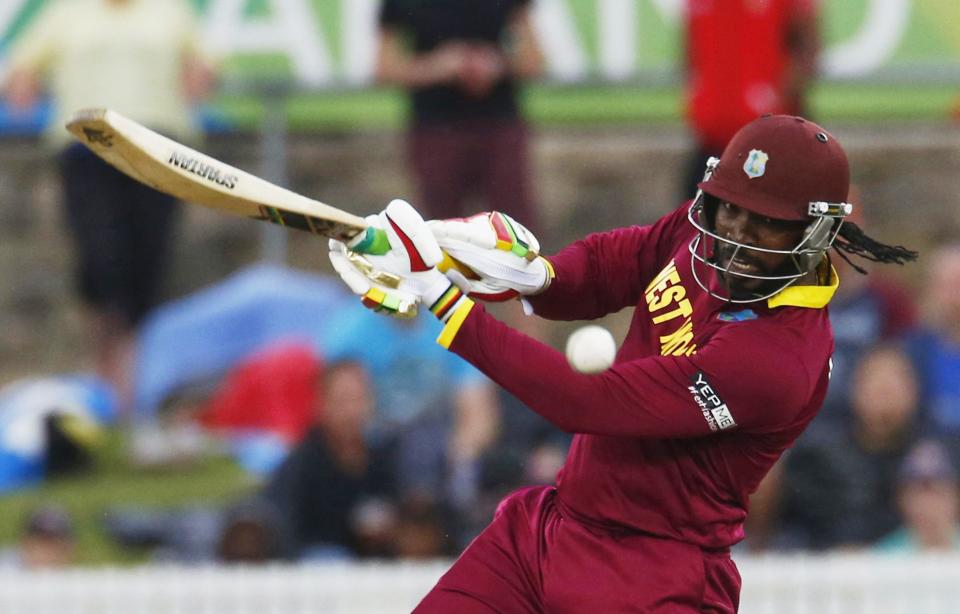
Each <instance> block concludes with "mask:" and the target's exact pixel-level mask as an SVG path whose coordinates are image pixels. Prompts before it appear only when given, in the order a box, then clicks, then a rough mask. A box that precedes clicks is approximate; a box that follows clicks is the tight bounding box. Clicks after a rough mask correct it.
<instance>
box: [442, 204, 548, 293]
mask: <svg viewBox="0 0 960 614" xmlns="http://www.w3.org/2000/svg"><path fill="white" fill-rule="evenodd" d="M427 224H428V225H429V227H430V230H431V232H432V233H433V236H434V237H436V239H437V243H438V244H439V245H440V248H441V249H442V250H443V251H444V252H446V254H447V255H448V256H447V258H445V260H444V261H442V262H441V264H440V269H441V270H444V272H445V273H446V274H447V276H449V277H450V278H451V279H454V280H455V281H456V282H457V284H458V285H459V286H460V287H462V288H465V289H467V290H468V292H469V294H470V296H471V297H473V298H476V299H480V300H483V301H492V302H498V301H507V300H510V299H513V298H516V297H518V296H527V295H531V294H538V293H540V292H543V291H544V290H545V289H546V288H547V286H549V285H550V280H551V279H552V278H553V270H552V268H551V267H550V263H549V262H547V260H546V259H545V258H543V257H542V256H540V242H539V241H537V238H536V237H535V236H534V235H533V233H532V232H530V231H529V230H527V228H526V227H524V226H523V225H522V224H520V223H519V222H517V221H516V220H514V219H513V218H512V217H510V216H509V215H506V214H505V213H500V212H498V211H491V212H485V213H479V214H477V215H474V216H472V217H468V218H454V219H449V220H432V221H430V222H428V223H427Z"/></svg>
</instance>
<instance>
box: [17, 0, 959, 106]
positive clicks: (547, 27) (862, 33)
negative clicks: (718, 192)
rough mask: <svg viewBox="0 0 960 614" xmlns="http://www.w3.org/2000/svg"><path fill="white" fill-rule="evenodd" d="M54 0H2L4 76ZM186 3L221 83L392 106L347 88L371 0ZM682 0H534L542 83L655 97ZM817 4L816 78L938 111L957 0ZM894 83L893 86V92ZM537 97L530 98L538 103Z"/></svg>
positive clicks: (677, 32) (357, 66)
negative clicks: (18, 45) (284, 84)
mask: <svg viewBox="0 0 960 614" xmlns="http://www.w3.org/2000/svg"><path fill="white" fill-rule="evenodd" d="M55 1H71V0H2V2H0V72H2V71H3V69H4V65H5V61H6V57H7V54H8V52H9V49H10V47H11V45H13V44H15V42H16V40H17V37H18V36H19V35H20V34H21V33H22V32H23V30H24V29H25V28H27V27H29V24H30V22H31V20H32V19H35V18H36V16H37V14H38V13H39V12H40V11H42V9H43V7H44V5H46V4H48V3H51V2H55ZM191 1H192V2H193V4H194V5H195V7H196V8H197V9H198V11H199V12H200V15H201V20H202V26H203V29H204V33H205V38H206V40H207V42H208V44H209V46H210V47H211V49H212V50H213V51H214V52H215V53H216V54H217V55H218V56H220V57H221V58H223V60H224V61H223V67H224V76H225V82H226V83H229V84H232V85H234V86H237V87H233V88H232V89H231V88H228V90H229V91H232V92H237V91H243V90H244V87H245V86H247V87H248V89H249V88H250V87H252V86H253V85H255V84H256V83H257V82H258V81H261V80H262V79H263V78H264V77H265V76H268V77H270V78H271V79H274V80H275V79H276V78H278V77H280V78H284V79H288V80H289V81H290V82H291V83H293V84H294V85H295V86H296V89H298V90H300V91H301V92H303V93H302V95H301V101H302V107H300V108H302V109H303V112H304V113H306V114H308V115H309V113H310V111H309V108H310V107H311V105H315V103H314V102H311V100H314V99H316V98H317V96H316V95H314V96H311V95H310V94H309V92H311V91H316V92H320V93H324V96H323V98H324V99H327V100H328V101H329V100H334V101H335V100H336V99H337V98H338V97H340V99H341V100H342V99H343V98H342V97H343V96H348V97H349V101H348V102H345V103H343V105H342V106H343V108H344V109H345V110H349V113H357V112H362V111H358V109H363V108H364V107H365V105H366V106H368V107H369V106H370V105H373V106H374V107H376V106H377V105H380V107H383V108H387V107H389V108H391V109H393V108H396V103H395V102H393V101H390V102H386V100H387V99H386V98H383V97H382V96H381V99H380V101H379V102H378V101H377V100H376V99H371V98H363V99H362V100H360V102H359V103H358V100H359V99H357V98H356V96H351V95H349V94H348V93H349V92H350V91H352V90H356V89H363V88H364V86H366V85H369V83H370V80H371V74H372V62H373V51H374V37H375V29H376V13H377V9H378V6H379V0H191ZM684 2H685V0H536V3H535V22H536V26H537V29H538V32H539V35H540V38H541V43H542V45H543V47H544V50H545V55H546V57H547V63H548V71H549V76H550V78H549V79H548V83H551V84H553V87H555V86H556V85H561V86H565V85H571V84H572V85H580V86H587V87H582V88H580V89H582V90H584V93H583V94H581V95H582V96H592V95H594V94H593V93H591V88H593V89H596V88H597V87H598V86H599V87H603V89H604V90H605V93H603V94H602V96H603V97H604V99H605V100H608V99H614V100H615V99H616V98H617V96H620V97H623V96H631V95H632V94H631V93H630V92H631V91H641V90H642V91H646V92H648V94H647V95H653V96H657V95H659V94H657V91H656V90H657V88H661V89H662V88H667V89H668V90H669V89H670V88H675V85H676V81H677V74H678V73H677V70H676V68H677V62H678V58H679V56H680V53H681V44H682V40H681V30H682V28H681V24H682V19H683V7H684ZM820 4H821V30H822V35H823V40H824V48H823V54H822V56H821V65H822V70H821V76H822V77H823V82H827V83H831V84H834V85H838V86H839V87H840V91H842V89H843V87H845V84H846V87H850V84H856V87H859V88H863V87H866V88H874V90H875V91H876V94H877V96H878V97H879V98H876V100H879V99H883V97H884V96H885V95H886V96H887V97H888V99H889V101H890V102H891V103H895V102H896V100H895V99H894V97H893V96H891V95H890V94H889V93H890V92H891V91H895V90H896V91H908V90H916V87H917V85H918V84H919V85H922V88H921V89H924V90H926V91H930V90H932V91H935V92H937V94H936V96H935V98H936V102H935V103H934V104H936V105H937V107H938V108H939V107H940V106H942V105H944V104H946V103H945V100H946V99H947V94H948V92H949V91H950V90H951V88H952V87H954V86H955V84H957V83H960V1H958V0H821V3H820ZM891 84H893V85H895V86H897V87H894V88H890V87H889V86H890V85H891ZM611 85H614V86H615V87H613V88H611V87H610V86H611ZM541 89H543V88H541ZM546 89H550V87H549V86H548V87H547V88H546ZM564 90H566V91H565V93H564V95H563V96H562V97H561V98H564V99H565V100H567V101H569V100H574V99H575V98H570V90H569V89H568V88H564ZM611 90H624V91H625V92H626V93H621V94H615V93H611ZM650 92H652V93H650ZM908 93H909V92H908ZM535 96H536V95H535ZM854 96H855V95H854ZM547 97H548V98H549V94H547ZM227 98H228V100H226V102H225V104H226V105H227V107H229V108H230V109H231V110H232V112H233V113H239V114H241V115H243V114H244V113H247V114H249V113H251V112H253V111H251V109H252V108H253V106H255V104H254V103H252V102H250V101H245V100H243V97H242V96H240V97H239V98H238V97H237V96H236V95H235V94H231V95H228V96H227ZM675 98H676V96H675V92H673V93H667V94H666V95H665V97H664V96H661V98H660V99H657V100H654V101H653V104H652V106H651V105H650V104H648V105H646V106H645V108H646V109H648V110H649V109H651V108H654V109H660V111H655V112H653V115H654V116H658V115H660V114H663V113H666V114H667V115H670V116H675V114H676V106H677V105H676V101H675ZM668 99H669V102H667V100H668ZM840 99H842V96H841V98H840ZM871 99H874V98H871ZM906 99H909V96H907V98H906ZM918 101H919V98H918ZM661 103H662V104H661ZM328 104H330V103H329V102H328ZM333 104H336V103H335V102H334V103H333ZM543 104H544V103H542V101H538V100H534V101H533V107H534V108H535V110H536V109H537V108H540V107H542V106H543ZM879 104H881V105H883V104H886V103H879ZM251 105H253V106H251ZM358 105H359V106H358ZM383 105H387V107H384V106H383ZM538 105H539V107H538ZM658 105H659V106H658ZM546 106H548V107H550V106H552V107H555V108H557V109H561V110H560V111H559V112H560V114H561V115H562V114H563V112H564V111H563V110H562V109H565V108H567V105H566V103H565V101H564V100H559V99H558V100H557V101H556V104H546ZM828 106H829V105H828ZM868 106H869V105H868ZM380 107H378V108H380ZM602 107H603V108H615V107H614V106H611V105H609V104H607V105H602ZM297 108H298V107H296V106H295V108H294V110H293V115H294V116H296V114H297V110H296V109H297ZM594 108H596V107H594ZM668 109H669V111H668ZM661 112H662V113H661ZM374 114H376V113H374ZM395 114H396V113H395V112H391V113H388V114H387V115H389V116H393V115H395ZM381 115H382V113H381ZM388 121H389V120H388Z"/></svg>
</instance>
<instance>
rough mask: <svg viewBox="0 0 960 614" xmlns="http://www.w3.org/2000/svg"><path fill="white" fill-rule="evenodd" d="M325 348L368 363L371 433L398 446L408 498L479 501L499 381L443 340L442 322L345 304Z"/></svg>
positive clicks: (381, 445)
mask: <svg viewBox="0 0 960 614" xmlns="http://www.w3.org/2000/svg"><path fill="white" fill-rule="evenodd" d="M328 331H329V335H328V340H327V344H326V345H327V347H326V356H327V357H328V358H329V359H330V360H331V361H340V360H353V361H357V362H359V363H360V364H362V365H363V366H364V368H365V369H366V370H367V371H368V372H369V374H370V379H371V380H372V382H373V386H374V388H375V391H376V400H377V404H376V405H377V411H376V412H375V414H374V416H373V420H372V422H371V425H370V430H369V435H370V439H369V441H370V442H371V445H372V447H373V448H374V449H377V450H380V449H390V448H392V449H393V450H395V453H396V455H397V456H396V463H395V465H394V467H395V470H396V472H397V478H398V484H397V487H398V492H399V496H400V498H401V499H403V500H412V501H423V500H430V501H432V502H433V503H435V504H438V505H450V506H452V507H453V508H455V509H456V510H458V511H460V510H464V509H467V508H469V507H470V506H471V505H473V503H474V502H475V497H476V491H477V484H478V479H479V468H480V459H481V458H482V455H483V454H484V452H485V451H486V450H488V449H489V448H490V446H491V445H492V444H493V442H494V441H495V440H496V438H497V433H498V432H499V430H500V427H499V425H500V410H499V405H498V403H497V397H496V389H495V387H494V385H493V384H492V383H491V382H490V381H489V380H488V379H487V378H486V377H484V376H483V375H482V374H480V372H478V371H477V370H476V369H474V368H473V367H472V366H470V365H469V364H467V363H466V362H465V361H463V360H461V359H460V358H459V357H458V356H455V355H453V354H450V353H449V352H447V351H446V350H444V349H443V348H442V347H441V346H440V345H438V344H437V343H436V338H437V335H438V334H439V331H440V326H439V323H438V322H436V321H434V320H432V319H428V318H425V317H419V318H415V319H412V320H402V319H397V318H384V317H382V316H379V315H377V314H375V313H373V312H370V311H368V310H366V309H360V308H350V309H344V310H342V311H341V312H339V313H338V314H336V316H335V317H334V318H332V319H331V322H330V326H329V327H328Z"/></svg>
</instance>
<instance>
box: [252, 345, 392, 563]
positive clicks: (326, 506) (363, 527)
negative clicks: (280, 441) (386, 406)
mask: <svg viewBox="0 0 960 614" xmlns="http://www.w3.org/2000/svg"><path fill="white" fill-rule="evenodd" d="M323 388H324V390H323V399H324V401H323V403H322V407H321V408H320V411H319V412H318V413H320V414H321V415H319V416H318V418H317V422H316V424H315V425H314V426H313V427H312V428H311V429H310V431H308V433H307V435H306V436H305V437H304V439H303V440H302V441H301V442H300V443H299V444H298V445H297V447H296V448H295V449H294V450H293V451H292V452H291V453H290V455H289V456H288V457H287V459H286V460H285V461H284V462H283V464H282V465H281V466H280V467H279V468H278V469H277V470H276V472H274V474H273V475H272V476H271V477H270V480H269V481H268V483H267V484H266V486H265V487H264V490H263V492H262V493H261V494H260V497H261V498H262V499H263V500H265V501H267V502H269V503H270V504H271V505H272V506H273V507H274V508H275V509H276V510H277V511H278V512H279V515H280V517H281V518H282V519H283V523H284V525H285V528H286V530H287V531H288V533H289V536H290V539H291V541H292V542H293V548H294V550H295V551H296V552H297V553H299V554H298V556H299V557H301V558H302V557H308V558H310V557H325V556H334V557H340V556H347V557H351V556H363V555H368V554H370V555H375V554H382V553H383V547H382V544H383V543H384V542H386V541H389V539H391V537H392V536H391V535H390V533H391V531H392V526H393V524H394V517H395V512H394V511H393V509H392V503H390V500H391V499H390V498H391V497H392V496H393V495H394V494H395V492H394V491H395V487H394V479H393V472H392V470H391V467H392V463H391V462H390V460H389V452H388V451H386V450H385V451H373V450H371V449H370V448H368V446H367V444H366V442H365V440H364V431H365V428H366V426H367V424H368V423H369V421H370V418H371V417H372V414H373V409H374V400H373V392H372V387H371V384H370V381H369V377H368V375H367V372H366V371H365V370H364V368H363V367H362V366H361V365H360V364H359V363H356V362H350V361H342V362H338V363H333V364H331V365H328V366H327V368H326V370H325V374H324V378H323ZM384 547H385V546H384Z"/></svg>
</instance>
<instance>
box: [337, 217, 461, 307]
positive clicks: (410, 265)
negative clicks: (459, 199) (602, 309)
mask: <svg viewBox="0 0 960 614" xmlns="http://www.w3.org/2000/svg"><path fill="white" fill-rule="evenodd" d="M366 222H367V224H368V225H369V226H370V227H371V228H375V229H377V230H382V231H383V232H384V233H385V234H386V237H387V240H388V241H389V243H390V250H389V251H388V252H387V253H385V254H383V255H370V254H358V253H356V252H353V251H351V250H350V249H349V248H348V247H347V246H346V245H345V244H344V243H342V242H340V241H337V240H335V239H331V240H330V262H331V264H333V268H334V269H335V270H336V271H337V274H339V275H340V277H341V279H343V281H344V282H345V283H346V284H347V286H349V287H350V290H352V291H353V292H354V294H357V295H359V296H360V298H361V301H362V302H363V305H364V306H365V307H367V308H368V309H372V310H374V311H381V312H386V313H389V314H391V315H395V316H398V317H403V318H412V317H414V316H416V315H417V305H418V304H419V303H423V304H425V305H427V307H428V308H429V309H430V311H431V312H432V313H433V314H434V315H435V316H436V317H437V318H438V319H440V320H441V321H444V322H445V321H446V320H447V319H448V318H449V317H450V315H451V314H452V313H453V312H454V311H455V310H456V307H457V306H458V305H459V304H460V302H461V301H462V300H466V297H465V295H464V293H463V291H462V290H461V289H460V288H459V287H458V286H457V285H455V284H454V283H453V282H452V281H451V280H450V279H449V278H448V277H447V276H445V275H444V274H443V273H441V272H440V271H439V270H437V268H436V265H437V264H439V263H440V262H441V261H442V260H443V259H444V254H443V252H442V251H441V249H440V246H439V245H438V244H437V241H436V239H435V238H434V237H433V235H432V234H431V232H430V229H429V228H428V227H427V224H426V222H424V221H423V218H422V217H420V214H419V213H417V211H416V210H415V209H414V208H413V207H412V206H410V204H409V203H407V202H406V201H403V200H393V201H391V202H390V204H388V205H387V207H386V209H384V211H383V212H381V213H380V214H378V215H371V216H368V217H367V218H366Z"/></svg>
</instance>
